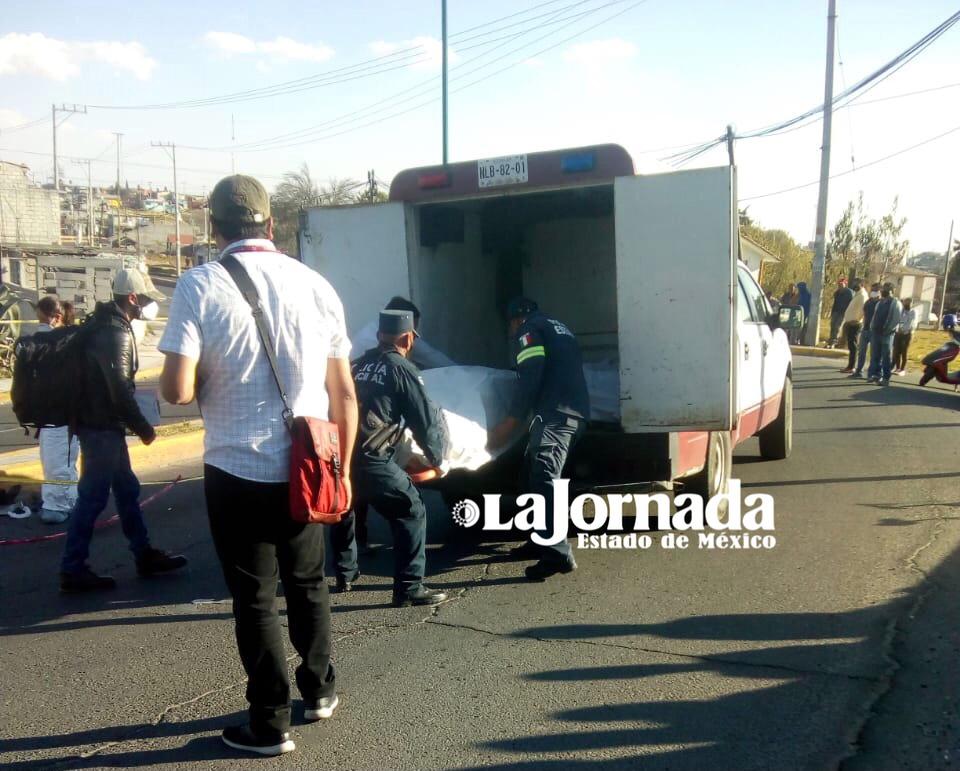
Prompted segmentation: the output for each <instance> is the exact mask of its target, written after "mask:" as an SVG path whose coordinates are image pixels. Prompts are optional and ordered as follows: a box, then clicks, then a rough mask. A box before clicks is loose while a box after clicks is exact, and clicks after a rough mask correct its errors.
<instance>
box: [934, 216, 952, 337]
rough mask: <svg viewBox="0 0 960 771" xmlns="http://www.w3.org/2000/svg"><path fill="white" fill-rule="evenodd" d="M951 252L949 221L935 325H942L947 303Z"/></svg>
mask: <svg viewBox="0 0 960 771" xmlns="http://www.w3.org/2000/svg"><path fill="white" fill-rule="evenodd" d="M951 251H953V220H950V238H948V239H947V259H946V260H944V266H943V289H941V290H940V313H939V315H938V316H937V323H938V324H942V323H943V305H944V303H945V302H946V301H947V280H948V278H949V276H950V252H951Z"/></svg>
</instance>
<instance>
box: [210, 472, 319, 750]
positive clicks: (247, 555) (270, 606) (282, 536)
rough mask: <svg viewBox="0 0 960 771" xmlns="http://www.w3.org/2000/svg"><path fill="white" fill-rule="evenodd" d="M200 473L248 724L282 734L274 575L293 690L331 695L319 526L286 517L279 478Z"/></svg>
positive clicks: (284, 690) (282, 673) (283, 677)
mask: <svg viewBox="0 0 960 771" xmlns="http://www.w3.org/2000/svg"><path fill="white" fill-rule="evenodd" d="M203 472H204V492H205V494H206V499H207V514H208V516H209V518H210V533H211V535H212V536H213V544H214V546H215V547H216V550H217V556H218V557H219V558H220V565H221V567H222V568H223V576H224V578H225V579H226V581H227V587H228V588H229V589H230V594H231V595H232V596H233V617H234V620H235V622H236V634H237V648H238V649H239V651H240V660H241V661H242V662H243V668H244V671H246V673H247V701H248V702H249V703H250V724H251V726H252V727H253V729H254V730H255V731H261V732H262V731H266V730H274V731H286V730H287V728H289V726H290V683H289V680H288V678H287V653H286V651H285V650H284V647H283V638H282V631H283V630H282V628H281V626H280V619H279V617H278V615H277V581H278V580H282V581H283V594H284V596H285V597H286V598H287V624H288V626H289V632H290V641H291V642H292V643H293V647H294V648H296V650H297V653H299V654H300V658H301V664H300V666H298V667H297V672H296V675H297V687H298V689H299V690H300V694H301V695H302V696H303V698H304V701H306V702H310V703H315V702H316V701H317V700H319V699H321V698H323V697H325V696H332V695H333V692H334V672H333V666H332V665H331V664H330V597H329V594H328V590H327V582H326V579H325V578H324V575H323V528H322V527H321V526H320V525H305V524H302V523H299V522H294V521H293V520H292V519H290V514H289V505H290V504H289V493H288V485H287V484H286V483H280V484H270V483H265V482H251V481H249V480H246V479H240V478H238V477H235V476H232V475H231V474H228V473H226V472H225V471H221V470H220V469H218V468H215V467H214V466H209V465H208V466H204V469H203Z"/></svg>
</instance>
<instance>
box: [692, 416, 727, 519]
mask: <svg viewBox="0 0 960 771" xmlns="http://www.w3.org/2000/svg"><path fill="white" fill-rule="evenodd" d="M732 465H733V458H732V454H731V447H730V434H729V433H728V432H726V431H711V432H710V438H709V439H708V440H707V459H706V463H704V466H703V469H701V470H700V471H698V472H697V473H696V474H694V475H693V476H691V477H687V479H685V480H683V482H684V485H683V492H685V493H694V494H696V495H699V496H700V497H701V498H703V502H704V505H706V502H707V501H708V500H709V499H710V498H712V497H713V496H714V495H717V494H718V493H725V492H727V491H728V490H729V487H730V474H731V467H732ZM726 509H727V507H726V506H725V507H723V509H722V510H721V513H722V514H723V515H724V516H725V515H726Z"/></svg>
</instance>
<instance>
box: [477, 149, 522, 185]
mask: <svg viewBox="0 0 960 771" xmlns="http://www.w3.org/2000/svg"><path fill="white" fill-rule="evenodd" d="M527 180H528V176H527V156H526V155H504V156H503V157H502V158H487V159H486V160H482V161H477V181H478V182H479V183H480V187H482V188H483V187H499V186H501V185H519V184H522V183H524V182H526V181H527Z"/></svg>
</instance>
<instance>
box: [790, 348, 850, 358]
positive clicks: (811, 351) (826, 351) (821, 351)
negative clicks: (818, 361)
mask: <svg viewBox="0 0 960 771" xmlns="http://www.w3.org/2000/svg"><path fill="white" fill-rule="evenodd" d="M790 352H791V353H794V354H797V355H799V356H823V357H824V358H827V359H845V358H847V356H849V352H847V351H844V350H841V349H839V348H814V347H813V346H812V345H791V346H790Z"/></svg>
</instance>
